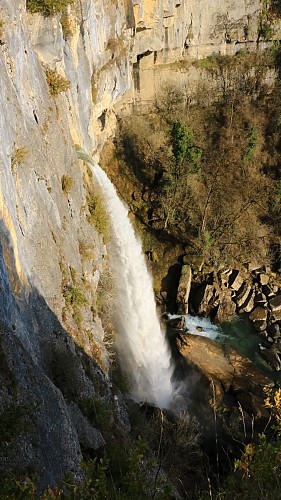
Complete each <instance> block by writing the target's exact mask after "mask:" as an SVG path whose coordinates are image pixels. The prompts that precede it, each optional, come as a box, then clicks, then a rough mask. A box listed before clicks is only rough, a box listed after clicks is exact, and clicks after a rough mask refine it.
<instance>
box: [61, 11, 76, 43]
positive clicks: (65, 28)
mask: <svg viewBox="0 0 281 500" xmlns="http://www.w3.org/2000/svg"><path fill="white" fill-rule="evenodd" d="M60 23H61V28H62V32H63V36H64V39H65V40H68V39H69V38H71V37H72V36H73V33H74V30H73V26H72V25H71V21H70V19H69V16H68V15H67V13H66V11H65V10H64V11H63V13H62V15H61V18H60Z"/></svg>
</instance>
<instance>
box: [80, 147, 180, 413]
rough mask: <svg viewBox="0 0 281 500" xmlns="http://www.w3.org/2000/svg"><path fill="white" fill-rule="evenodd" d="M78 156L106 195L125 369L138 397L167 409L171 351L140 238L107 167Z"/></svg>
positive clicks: (119, 345) (119, 346) (170, 391)
mask: <svg viewBox="0 0 281 500" xmlns="http://www.w3.org/2000/svg"><path fill="white" fill-rule="evenodd" d="M78 157H79V158H81V159H83V160H86V161H87V162H88V163H91V165H92V167H91V168H92V172H93V175H94V177H95V178H96V180H97V182H98V184H99V186H100V188H101V190H102V193H103V195H104V201H105V207H106V210H107V212H108V215H109V219H110V226H111V239H110V243H109V244H108V253H109V260H110V265H111V269H112V273H113V276H114V278H115V285H116V325H117V349H118V353H119V357H120V365H121V368H122V369H124V370H125V372H126V373H127V376H128V378H129V382H130V385H131V387H132V397H133V398H134V399H135V400H136V401H138V402H141V401H147V402H149V403H152V404H155V405H156V406H159V407H161V408H168V407H169V404H170V403H171V401H172V398H173V392H174V391H173V384H172V381H171V379H172V374H173V367H172V362H171V353H170V349H169V346H168V344H167V341H166V338H165V332H163V331H162V329H161V326H160V322H159V319H158V317H157V313H156V304H155V299H154V293H153V287H152V278H151V276H150V274H149V272H148V269H147V266H146V262H145V257H144V254H143V252H142V247H141V243H140V241H139V240H138V239H137V238H136V235H135V233H134V229H133V226H132V224H131V222H130V220H129V217H128V209H127V208H126V206H125V205H124V203H123V202H122V201H121V200H120V198H119V197H118V195H117V193H116V191H115V188H114V186H113V184H112V183H111V181H110V180H109V179H108V177H107V175H106V174H105V172H104V171H103V170H102V169H101V168H100V167H99V166H98V165H97V164H95V163H94V162H93V160H92V159H91V158H90V157H88V155H86V154H85V153H83V152H82V151H79V152H78Z"/></svg>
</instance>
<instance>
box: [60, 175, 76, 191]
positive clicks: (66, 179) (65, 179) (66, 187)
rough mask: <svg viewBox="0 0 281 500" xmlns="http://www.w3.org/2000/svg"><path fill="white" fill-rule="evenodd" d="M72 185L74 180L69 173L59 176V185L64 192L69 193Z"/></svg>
mask: <svg viewBox="0 0 281 500" xmlns="http://www.w3.org/2000/svg"><path fill="white" fill-rule="evenodd" d="M73 186H74V181H73V179H72V177H70V176H69V175H63V176H62V178H61V187H62V190H63V192H64V193H66V194H69V193H70V191H71V189H72V188H73Z"/></svg>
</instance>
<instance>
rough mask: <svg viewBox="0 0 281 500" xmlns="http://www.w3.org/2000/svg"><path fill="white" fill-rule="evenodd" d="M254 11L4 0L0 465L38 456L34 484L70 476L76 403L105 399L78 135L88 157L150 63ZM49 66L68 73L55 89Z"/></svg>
mask: <svg viewBox="0 0 281 500" xmlns="http://www.w3.org/2000/svg"><path fill="white" fill-rule="evenodd" d="M259 9H260V2H259V1H258V0H252V1H251V0H247V1H245V0H243V1H242V0H239V1H237V2H232V1H228V0H224V1H222V0H214V1H212V2H208V1H206V0H199V1H198V0H196V1H192V0H156V1H154V0H153V1H152V0H134V1H131V0H123V1H118V2H116V1H114V0H81V1H77V3H74V4H73V5H72V6H71V7H69V8H68V10H67V12H65V13H64V16H66V21H65V19H64V22H63V19H62V18H61V14H58V15H56V16H54V17H52V18H44V17H42V16H40V15H39V14H33V15H31V14H30V13H27V12H26V7H25V1H24V0H2V1H1V5H0V20H1V24H0V26H1V28H0V79H1V92H0V137H1V148H0V216H1V251H0V290H1V307H0V321H1V332H0V359H1V366H0V380H1V388H0V405H1V412H2V413H1V418H2V419H4V420H5V418H6V417H7V415H8V416H10V417H11V415H12V416H14V418H15V419H16V424H17V425H16V426H15V428H16V431H15V432H14V434H13V435H9V432H8V430H7V432H6V434H5V432H4V435H2V437H1V446H0V468H1V469H4V470H13V469H15V468H23V467H27V466H28V465H30V466H33V465H34V464H37V465H36V468H37V472H38V473H39V475H40V477H41V483H42V485H44V486H46V485H48V484H55V483H56V481H57V480H58V478H60V477H61V476H62V475H63V474H64V473H65V472H66V471H68V470H72V471H73V472H74V474H76V475H77V474H78V475H79V463H80V461H81V457H82V455H81V446H82V447H83V446H84V448H85V447H86V448H87V449H95V448H97V447H98V446H100V445H101V444H102V443H103V439H102V437H101V435H100V434H99V432H98V431H97V430H96V429H94V428H93V427H92V426H91V425H90V423H89V422H88V421H87V420H86V421H85V416H83V414H82V411H81V408H82V406H83V405H82V402H83V400H85V399H87V398H93V397H103V398H106V399H107V401H110V400H111V399H112V398H113V392H112V389H111V385H110V382H109V378H108V375H107V367H108V359H107V355H106V351H105V349H104V347H103V336H104V331H103V327H102V324H101V319H100V318H99V316H98V314H97V312H98V311H97V310H96V298H97V293H98V292H97V287H98V283H99V280H100V276H101V274H102V272H103V271H104V269H105V268H106V259H105V255H106V248H105V247H104V244H103V239H102V236H101V235H100V234H99V232H98V231H97V230H96V229H95V227H94V226H93V225H92V224H90V223H89V215H90V214H89V207H88V202H87V196H88V194H89V192H90V191H91V190H93V189H94V188H93V186H92V179H91V176H90V174H89V172H88V169H87V166H86V165H84V164H83V163H82V162H79V161H78V160H77V156H76V152H75V144H79V145H81V146H82V147H83V148H84V149H85V150H86V151H87V152H88V153H89V154H93V155H94V156H95V158H97V159H98V156H99V152H100V150H101V148H102V145H103V143H104V141H105V140H106V139H107V138H108V137H109V136H111V135H113V134H114V129H115V121H116V117H115V111H114V109H115V107H116V106H117V104H118V103H121V107H122V106H123V105H124V104H122V102H123V103H125V106H126V103H127V102H132V101H134V99H135V98H136V96H138V98H146V97H147V92H148V90H147V85H148V86H150V87H151V88H152V91H151V92H150V93H149V92H148V94H149V95H148V98H149V99H151V98H152V97H153V95H155V91H157V88H158V86H159V85H160V83H161V81H162V80H161V78H162V77H161V78H159V79H158V83H157V85H156V84H155V85H156V86H155V85H154V83H155V81H154V79H153V78H152V77H151V75H152V74H153V72H154V70H155V68H156V67H158V68H159V70H160V69H161V67H162V64H164V63H170V62H173V61H175V60H177V59H178V58H179V57H187V56H188V57H203V56H206V55H208V54H210V53H211V52H213V51H214V50H216V51H218V50H220V51H221V52H223V53H226V52H232V51H234V50H236V48H235V47H236V46H235V44H236V43H237V42H238V43H242V42H243V43H244V42H245V41H246V40H249V42H251V41H256V39H257V20H258V16H259ZM168 69H169V67H168V66H165V70H164V72H163V73H161V75H164V78H166V76H165V75H167V71H168ZM50 70H52V71H53V73H51V75H53V78H54V75H60V76H61V77H62V78H63V79H64V80H63V81H64V82H65V81H66V80H67V81H68V82H69V83H68V84H67V86H66V88H65V89H64V90H65V91H64V92H59V93H58V95H56V96H54V95H52V94H51V92H50V87H49V86H48V84H47V78H46V72H48V71H50ZM146 70H148V71H149V73H146ZM49 74H50V73H49ZM146 74H147V75H149V76H148V77H147V78H146V77H145V76H144V75H146ZM159 74H160V73H159ZM159 82H160V83H159ZM67 87H69V88H67ZM124 95H125V96H126V97H125V99H124V100H123V101H122V100H121V98H122V96H124ZM118 105H119V106H120V104H118ZM77 297H78V298H79V297H80V300H79V301H78V299H77ZM68 382H69V383H68ZM101 384H103V387H104V388H105V389H104V390H103V393H102V396H101V394H100V393H99V390H98V387H100V386H101ZM117 399H118V398H117ZM114 401H116V399H115V400H114ZM79 405H80V406H79ZM118 405H119V406H118V408H120V405H121V403H118ZM121 406H122V405H121ZM11 418H12V417H11ZM118 418H119V417H118ZM122 418H123V420H122ZM122 418H121V416H120V421H121V420H122V422H123V423H124V418H125V417H122ZM81 429H83V432H82V431H81ZM85 429H86V430H85ZM85 434H86V435H87V439H86V440H85ZM83 436H84V437H83Z"/></svg>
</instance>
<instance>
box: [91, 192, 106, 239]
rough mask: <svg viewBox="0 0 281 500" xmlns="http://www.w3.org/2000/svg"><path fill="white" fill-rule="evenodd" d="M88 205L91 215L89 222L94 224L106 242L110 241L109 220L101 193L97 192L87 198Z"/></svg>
mask: <svg viewBox="0 0 281 500" xmlns="http://www.w3.org/2000/svg"><path fill="white" fill-rule="evenodd" d="M87 203H88V209H89V212H90V215H89V216H88V221H89V223H90V224H93V226H95V228H96V229H97V230H98V232H99V233H100V234H101V235H102V236H103V239H104V242H105V243H106V242H108V240H109V234H110V233H109V230H110V227H109V218H108V215H107V212H106V209H105V206H104V200H103V196H102V194H101V193H100V192H99V191H95V192H94V193H91V194H89V195H88V196H87Z"/></svg>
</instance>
